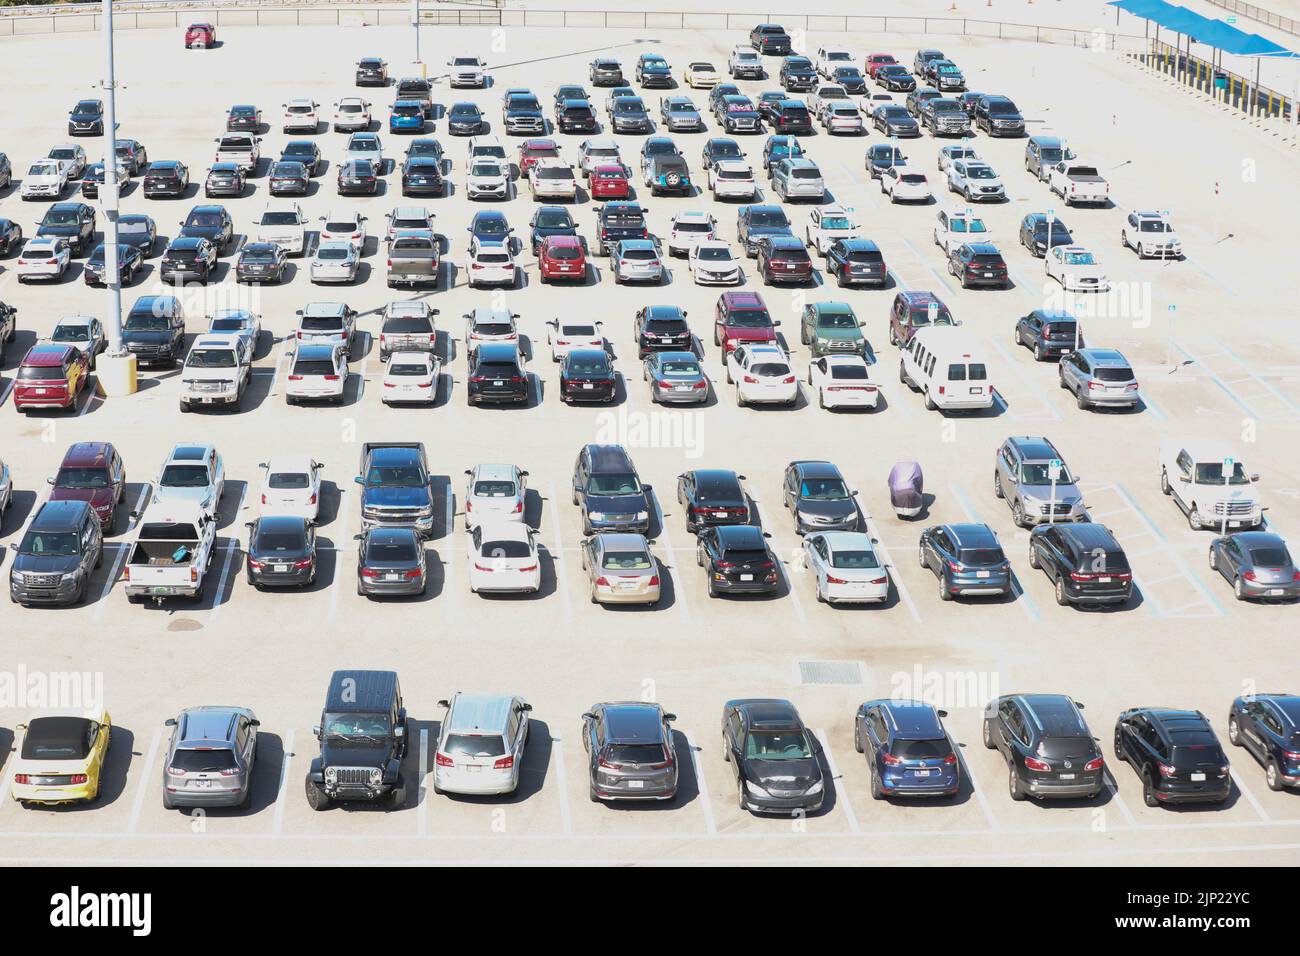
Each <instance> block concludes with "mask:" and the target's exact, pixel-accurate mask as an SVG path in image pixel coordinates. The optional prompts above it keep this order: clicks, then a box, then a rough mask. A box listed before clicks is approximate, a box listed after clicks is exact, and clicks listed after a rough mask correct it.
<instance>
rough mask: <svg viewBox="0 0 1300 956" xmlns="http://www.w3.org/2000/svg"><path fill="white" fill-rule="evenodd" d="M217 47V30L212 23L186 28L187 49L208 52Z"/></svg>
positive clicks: (192, 24)
mask: <svg viewBox="0 0 1300 956" xmlns="http://www.w3.org/2000/svg"><path fill="white" fill-rule="evenodd" d="M216 45H217V28H216V27H214V26H213V25H212V24H211V23H191V24H190V25H189V26H187V27H186V28H185V48H186V49H187V50H206V49H208V48H209V47H214V46H216Z"/></svg>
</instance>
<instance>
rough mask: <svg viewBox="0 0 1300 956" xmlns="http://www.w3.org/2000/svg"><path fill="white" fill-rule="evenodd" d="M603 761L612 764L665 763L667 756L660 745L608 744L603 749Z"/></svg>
mask: <svg viewBox="0 0 1300 956" xmlns="http://www.w3.org/2000/svg"><path fill="white" fill-rule="evenodd" d="M605 760H606V761H607V762H609V763H613V764H631V765H644V764H657V763H666V762H667V761H668V757H667V755H665V753H664V748H663V745H662V744H610V745H609V746H607V747H606V748H605Z"/></svg>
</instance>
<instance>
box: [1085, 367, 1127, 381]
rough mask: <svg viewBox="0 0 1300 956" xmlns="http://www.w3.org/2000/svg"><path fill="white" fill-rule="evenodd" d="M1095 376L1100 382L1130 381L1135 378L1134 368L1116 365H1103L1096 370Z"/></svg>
mask: <svg viewBox="0 0 1300 956" xmlns="http://www.w3.org/2000/svg"><path fill="white" fill-rule="evenodd" d="M1093 376H1094V377H1095V378H1096V379H1097V380H1098V381H1099V382H1128V381H1131V380H1132V378H1133V370H1132V369H1131V368H1117V367H1114V366H1110V367H1103V368H1099V369H1097V370H1096V371H1094V372H1093Z"/></svg>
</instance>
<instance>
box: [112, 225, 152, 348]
mask: <svg viewBox="0 0 1300 956" xmlns="http://www.w3.org/2000/svg"><path fill="white" fill-rule="evenodd" d="M118 241H119V242H121V243H122V245H124V246H130V247H131V248H132V249H147V248H148V247H149V246H150V245H152V244H153V237H152V236H149V235H146V234H145V233H140V234H139V235H136V234H132V235H130V236H119V237H118ZM137 334H140V333H137Z"/></svg>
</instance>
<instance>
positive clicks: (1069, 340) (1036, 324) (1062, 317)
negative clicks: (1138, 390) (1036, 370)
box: [1015, 309, 1137, 401]
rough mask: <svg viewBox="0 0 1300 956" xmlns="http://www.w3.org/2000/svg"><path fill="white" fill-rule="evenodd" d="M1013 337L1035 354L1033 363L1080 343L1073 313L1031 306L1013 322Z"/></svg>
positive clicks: (1060, 356) (1059, 355)
mask: <svg viewBox="0 0 1300 956" xmlns="http://www.w3.org/2000/svg"><path fill="white" fill-rule="evenodd" d="M1015 340H1016V344H1017V345H1023V346H1024V347H1025V348H1027V349H1029V350H1030V351H1031V352H1033V353H1034V361H1035V362H1045V361H1047V360H1048V359H1058V360H1059V359H1063V358H1064V357H1065V356H1067V355H1069V354H1070V353H1071V352H1073V351H1074V350H1075V349H1077V348H1079V347H1080V346H1081V345H1082V344H1083V337H1082V336H1081V335H1080V332H1079V323H1078V322H1077V321H1076V320H1075V318H1074V316H1073V315H1071V314H1070V313H1068V312H1063V311H1060V310H1053V309H1034V310H1033V311H1032V312H1030V313H1028V314H1027V315H1023V316H1021V317H1020V318H1019V319H1018V320H1017V321H1016V327H1015ZM1062 381H1064V379H1062ZM1136 400H1137V396H1136V395H1134V396H1133V401H1136Z"/></svg>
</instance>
